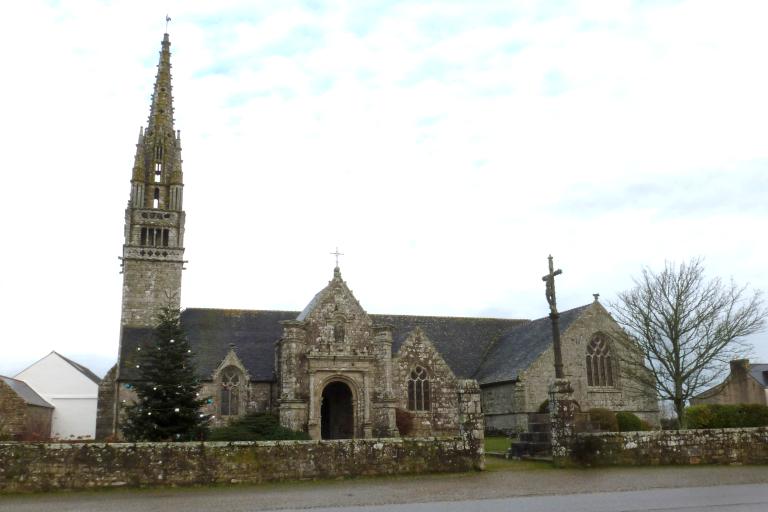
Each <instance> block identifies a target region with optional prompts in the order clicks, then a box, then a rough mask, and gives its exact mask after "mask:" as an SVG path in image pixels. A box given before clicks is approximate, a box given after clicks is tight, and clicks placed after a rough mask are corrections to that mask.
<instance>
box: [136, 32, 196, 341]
mask: <svg viewBox="0 0 768 512" xmlns="http://www.w3.org/2000/svg"><path fill="white" fill-rule="evenodd" d="M161 44H162V46H161V49H160V62H159V63H158V65H157V75H156V78H155V88H154V93H153V94H152V103H151V106H150V109H149V119H148V121H147V126H146V127H144V128H142V129H140V130H139V140H138V142H137V143H136V156H135V158H134V163H133V172H132V174H131V198H130V201H129V203H128V208H127V209H126V212H125V243H124V245H123V257H122V260H123V317H122V322H123V325H124V326H131V327H146V326H152V325H153V322H154V317H155V314H156V312H157V310H158V308H159V307H161V306H164V305H166V304H167V303H168V301H169V300H172V301H173V302H175V303H176V304H178V301H179V298H180V294H181V271H182V270H183V265H184V224H185V214H184V209H183V193H184V181H183V176H182V173H181V137H180V134H179V132H175V131H174V129H173V96H172V95H171V50H170V48H171V42H170V40H169V38H168V34H164V36H163V41H162V43H161Z"/></svg>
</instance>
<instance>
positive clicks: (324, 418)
mask: <svg viewBox="0 0 768 512" xmlns="http://www.w3.org/2000/svg"><path fill="white" fill-rule="evenodd" d="M354 425H355V415H354V409H353V407H352V390H351V389H349V386H347V385H346V384H345V383H343V382H338V381H336V382H331V383H330V384H328V385H327V386H325V389H323V402H322V405H321V406H320V435H321V437H322V438H323V439H351V438H353V437H354Z"/></svg>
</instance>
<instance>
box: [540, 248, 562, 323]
mask: <svg viewBox="0 0 768 512" xmlns="http://www.w3.org/2000/svg"><path fill="white" fill-rule="evenodd" d="M562 273H563V271H562V270H560V269H557V270H555V267H554V264H553V262H552V256H551V255H550V256H549V274H547V275H545V276H544V277H542V278H541V280H542V281H544V282H545V283H546V292H545V293H546V297H547V302H548V303H549V310H550V312H551V313H552V314H553V315H557V314H558V313H557V298H556V296H555V276H559V275H560V274H562Z"/></svg>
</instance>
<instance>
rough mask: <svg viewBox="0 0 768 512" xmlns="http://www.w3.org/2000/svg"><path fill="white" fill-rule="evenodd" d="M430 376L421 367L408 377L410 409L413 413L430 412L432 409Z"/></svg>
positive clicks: (416, 368) (412, 371)
mask: <svg viewBox="0 0 768 512" xmlns="http://www.w3.org/2000/svg"><path fill="white" fill-rule="evenodd" d="M429 395H430V394H429V376H428V375H427V370H425V369H424V368H422V367H421V366H417V367H415V368H414V369H413V370H411V374H410V375H409V376H408V409H409V410H411V411H428V410H430V408H431V403H430V396H429Z"/></svg>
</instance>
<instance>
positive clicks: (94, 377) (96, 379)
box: [53, 350, 101, 384]
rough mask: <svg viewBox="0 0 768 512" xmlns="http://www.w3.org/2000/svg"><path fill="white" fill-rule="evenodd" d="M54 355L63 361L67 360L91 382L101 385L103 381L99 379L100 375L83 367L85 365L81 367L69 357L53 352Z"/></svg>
mask: <svg viewBox="0 0 768 512" xmlns="http://www.w3.org/2000/svg"><path fill="white" fill-rule="evenodd" d="M53 353H54V354H56V355H57V356H59V357H60V358H62V359H63V360H65V361H66V362H68V363H69V364H70V365H72V367H73V368H74V369H75V370H77V371H79V372H80V373H82V374H83V375H84V376H86V377H87V378H89V379H90V380H92V381H93V382H95V383H96V384H101V379H100V378H99V377H98V375H96V374H95V373H93V372H92V371H91V370H89V369H88V368H86V367H85V366H83V365H81V364H79V363H76V362H74V361H73V360H71V359H69V358H67V357H64V356H63V355H61V354H59V353H58V352H56V351H55V350H54V351H53Z"/></svg>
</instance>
